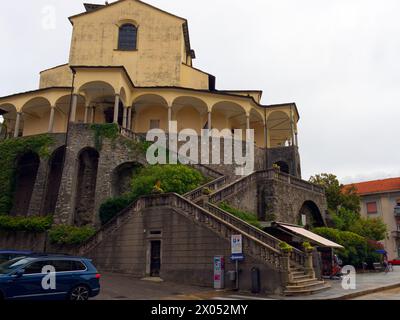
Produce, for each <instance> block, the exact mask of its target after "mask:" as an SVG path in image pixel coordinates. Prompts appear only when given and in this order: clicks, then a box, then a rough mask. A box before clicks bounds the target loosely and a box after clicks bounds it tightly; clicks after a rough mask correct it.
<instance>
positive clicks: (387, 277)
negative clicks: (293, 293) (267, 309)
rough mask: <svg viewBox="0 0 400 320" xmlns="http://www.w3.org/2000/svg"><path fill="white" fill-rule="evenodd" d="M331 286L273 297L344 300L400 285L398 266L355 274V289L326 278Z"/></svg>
mask: <svg viewBox="0 0 400 320" xmlns="http://www.w3.org/2000/svg"><path fill="white" fill-rule="evenodd" d="M326 281H327V282H328V283H329V284H330V285H331V286H332V288H331V289H329V290H326V291H323V292H320V293H317V294H313V295H310V296H301V297H273V298H275V299H284V300H346V299H352V298H355V297H359V296H362V295H366V294H370V293H375V292H378V291H382V290H388V289H393V288H396V287H400V266H394V271H393V272H389V273H387V274H385V273H384V272H380V273H360V274H357V276H356V287H357V289H356V290H344V289H343V288H342V282H341V280H326Z"/></svg>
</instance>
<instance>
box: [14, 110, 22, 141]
mask: <svg viewBox="0 0 400 320" xmlns="http://www.w3.org/2000/svg"><path fill="white" fill-rule="evenodd" d="M21 116H22V113H21V112H17V119H16V121H15V128H14V138H18V135H19V128H20V126H21Z"/></svg>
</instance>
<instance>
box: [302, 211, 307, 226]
mask: <svg viewBox="0 0 400 320" xmlns="http://www.w3.org/2000/svg"><path fill="white" fill-rule="evenodd" d="M301 224H302V225H303V227H305V226H306V225H307V216H306V215H305V214H302V215H301Z"/></svg>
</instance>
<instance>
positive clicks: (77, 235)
mask: <svg viewBox="0 0 400 320" xmlns="http://www.w3.org/2000/svg"><path fill="white" fill-rule="evenodd" d="M95 233H96V230H95V229H94V228H93V227H89V226H85V227H75V226H69V225H57V226H54V227H53V228H51V229H50V231H49V239H50V242H51V243H53V244H56V245H79V244H82V243H84V242H85V241H87V240H89V239H90V238H91V237H92V236H94V234H95Z"/></svg>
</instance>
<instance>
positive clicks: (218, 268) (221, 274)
mask: <svg viewBox="0 0 400 320" xmlns="http://www.w3.org/2000/svg"><path fill="white" fill-rule="evenodd" d="M224 287H225V258H224V257H223V256H216V257H214V289H224Z"/></svg>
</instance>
